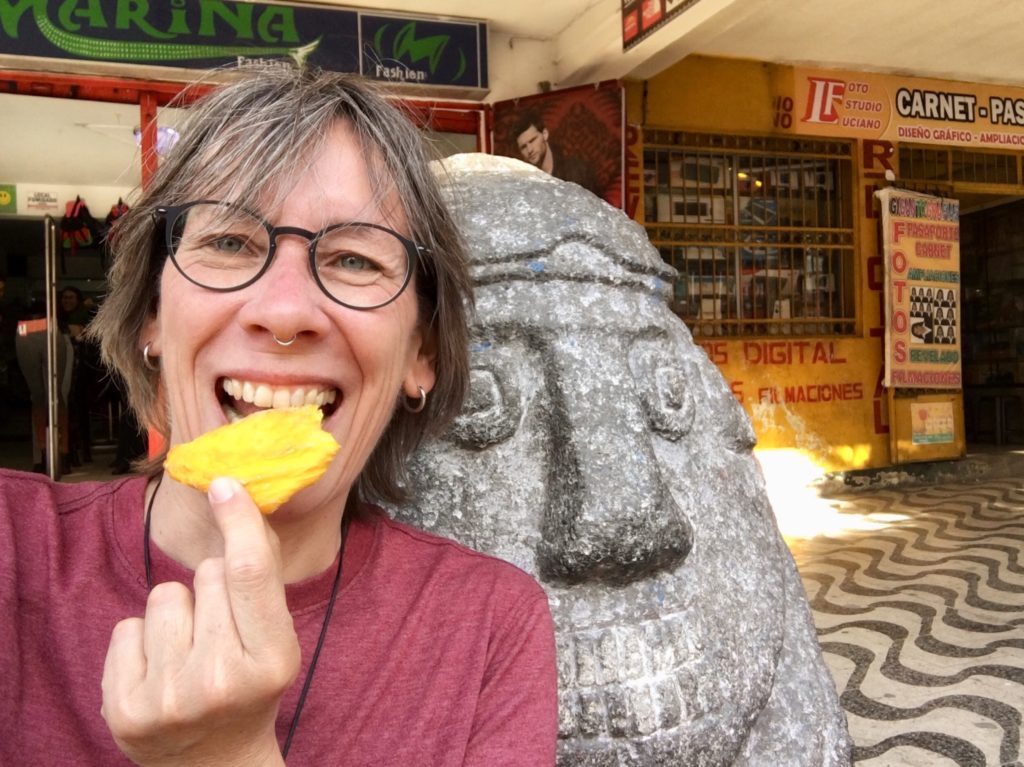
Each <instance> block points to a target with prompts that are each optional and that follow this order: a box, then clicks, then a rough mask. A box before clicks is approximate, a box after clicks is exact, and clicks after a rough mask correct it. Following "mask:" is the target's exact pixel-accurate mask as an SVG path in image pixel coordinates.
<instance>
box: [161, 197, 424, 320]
mask: <svg viewBox="0 0 1024 767" xmlns="http://www.w3.org/2000/svg"><path fill="white" fill-rule="evenodd" d="M196 205H217V206H220V207H224V208H235V209H236V210H240V211H242V212H244V213H246V214H247V215H249V216H252V217H253V218H254V219H255V220H256V221H259V222H260V223H261V224H263V228H264V229H266V230H267V235H268V237H269V238H270V242H269V245H268V246H267V258H266V261H264V262H263V266H261V267H260V270H259V271H258V272H256V274H254V275H253V276H252V277H250V278H249V279H248V280H246V281H245V282H243V283H242V284H241V285H236V286H234V287H230V288H215V287H212V286H210V285H204V284H203V283H201V282H199V281H198V280H196V279H194V278H193V277H190V276H189V275H188V273H187V272H186V271H185V270H184V269H183V268H182V266H181V264H179V263H178V259H177V258H175V247H174V242H173V233H174V224H175V223H177V220H178V217H179V216H181V214H182V213H185V212H186V211H188V209H189V208H194V207H195V206H196ZM153 217H154V218H157V219H159V218H162V219H163V222H164V245H165V246H166V247H167V255H168V256H169V257H170V259H171V263H173V264H174V268H175V269H177V270H178V273H179V274H180V275H181V276H182V277H184V278H185V279H186V280H188V281H189V282H191V283H192V284H193V285H198V286H199V287H201V288H205V289H206V290H213V291H215V292H217V293H233V292H234V291H236V290H242V289H243V288H247V287H249V286H250V285H252V284H253V283H254V282H256V281H257V280H258V279H259V278H260V277H262V276H263V275H264V274H266V272H267V269H269V268H270V265H271V263H273V261H274V253H275V251H276V250H277V236H278V235H279V234H290V235H296V236H298V237H302V238H303V239H305V240H306V241H307V242H308V243H309V247H308V249H307V250H308V253H309V273H310V274H311V275H312V277H313V281H314V282H315V283H316V284H317V287H319V288H320V290H321V291H322V292H323V294H324V295H325V296H327V297H328V298H329V299H331V300H332V301H334V303H336V304H340V305H341V306H344V307H347V308H349V309H356V310H358V311H369V310H371V309H380V308H381V307H382V306H387V305H388V304H390V303H391V302H392V301H394V300H396V299H397V298H398V297H399V296H400V295H402V293H404V292H405V289H406V288H407V287H408V286H409V282H410V281H411V280H412V275H413V273H414V272H415V271H416V265H417V263H418V260H419V257H420V255H421V254H426V253H429V252H430V250H429V249H428V248H425V247H424V246H422V245H419V244H417V243H416V242H413V241H412V240H410V239H409V238H408V237H403V236H402V235H401V234H399V233H398V232H396V231H395V230H394V229H389V228H388V227H386V226H381V225H379V224H370V223H367V222H365V221H346V222H342V223H338V224H331V225H330V226H328V227H326V228H324V229H321V230H320V231H319V232H311V231H309V230H308V229H303V228H301V227H298V226H274V225H273V224H271V223H270V222H269V221H267V220H266V219H265V218H263V216H261V215H260V214H258V213H255V212H253V211H251V210H249V209H248V208H243V207H241V206H238V205H231V204H230V203H227V202H224V201H223V200H192V201H191V202H186V203H182V204H181V205H160V206H157V209H156V211H155V212H154V213H153ZM349 226H364V227H369V228H370V229H378V230H380V231H382V232H387V233H388V234H390V235H391V236H392V237H394V238H395V239H397V240H398V241H399V242H401V243H402V245H403V246H404V247H405V256H406V271H405V279H404V280H403V281H402V284H401V286H400V287H399V288H398V290H397V291H395V294H394V295H393V296H391V298H389V299H388V300H387V301H382V302H381V303H379V304H374V305H373V306H357V305H355V304H350V303H347V302H345V301H342V300H341V299H339V298H337V297H336V296H334V295H332V294H331V292H330V291H329V290H328V289H327V287H326V286H325V285H324V284H323V282H321V281H320V275H319V274H318V273H317V269H316V246H317V243H318V242H319V241H320V240H321V239H322V238H323V237H324V235H326V234H327V233H328V232H333V231H334V230H336V229H344V228H345V227H349Z"/></svg>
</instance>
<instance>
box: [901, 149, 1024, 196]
mask: <svg viewBox="0 0 1024 767" xmlns="http://www.w3.org/2000/svg"><path fill="white" fill-rule="evenodd" d="M1020 164H1021V155H1019V154H1008V153H1004V152H978V151H973V150H970V149H960V148H956V147H944V146H921V145H917V144H900V145H899V168H900V174H899V178H900V183H904V182H907V183H908V184H918V185H920V184H929V183H946V184H953V183H965V184H986V185H993V184H995V185H1006V186H1019V185H1020V184H1021V178H1022V175H1021V167H1020Z"/></svg>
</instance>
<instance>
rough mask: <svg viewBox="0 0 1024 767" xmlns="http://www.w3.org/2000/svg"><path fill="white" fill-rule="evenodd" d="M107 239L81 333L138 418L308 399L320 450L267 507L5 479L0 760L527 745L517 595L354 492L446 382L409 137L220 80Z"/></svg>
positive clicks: (336, 80) (276, 92) (434, 208)
mask: <svg viewBox="0 0 1024 767" xmlns="http://www.w3.org/2000/svg"><path fill="white" fill-rule="evenodd" d="M356 222H359V223H356ZM338 224H343V225H344V226H337V225H338ZM314 246H315V247H314ZM113 252H114V259H115V260H114V265H113V272H112V274H111V291H110V295H109V296H108V298H107V299H106V300H105V301H104V303H103V305H102V307H101V309H100V312H99V314H98V316H97V317H96V319H95V320H94V323H93V324H92V325H91V326H90V332H92V333H95V334H96V335H97V336H98V337H99V338H100V339H101V341H102V349H103V354H104V357H105V359H106V360H107V361H108V363H109V364H111V365H112V366H113V367H114V368H115V369H116V370H117V371H118V372H119V373H120V374H121V375H122V376H123V377H124V379H125V381H126V384H127V387H128V391H129V396H130V399H131V403H132V405H133V407H134V409H135V410H136V411H137V412H138V413H139V415H140V418H141V420H142V421H143V422H145V423H149V424H152V425H154V427H155V428H156V429H157V430H158V431H159V432H160V433H161V434H163V435H164V437H165V438H166V440H167V442H168V443H169V444H170V445H175V444H179V443H183V442H186V441H189V440H191V439H193V438H195V437H197V436H199V435H200V434H202V433H204V432H207V431H209V430H211V429H213V428H215V427H217V426H220V425H222V424H224V423H227V422H228V420H229V419H231V418H234V417H235V416H236V415H243V416H244V415H245V414H248V413H250V412H252V411H254V410H257V409H260V408H264V407H269V406H281V405H282V404H285V403H286V402H288V401H291V399H292V398H293V397H298V398H305V397H307V396H309V397H311V398H314V399H316V401H317V402H318V404H322V409H323V411H324V414H325V415H324V421H323V428H324V429H326V430H328V431H329V432H331V433H332V434H333V435H334V436H335V438H336V439H337V440H338V442H339V443H340V444H341V450H340V451H339V453H338V455H337V456H336V457H335V459H334V461H333V462H332V464H331V465H330V467H329V468H328V470H327V472H326V474H325V475H324V476H323V477H322V478H321V479H320V480H319V481H318V482H317V483H316V484H314V485H312V486H311V487H308V488H306V489H304V490H302V491H300V492H299V493H298V494H297V495H295V496H294V497H293V498H292V499H291V500H290V501H289V502H288V503H287V504H285V505H284V506H283V507H281V508H280V509H279V510H278V511H276V512H275V513H274V514H273V516H271V517H268V518H264V517H262V516H261V515H260V513H259V511H258V510H257V509H256V508H255V506H254V504H253V503H252V501H251V500H250V498H249V497H248V495H247V494H246V493H245V491H244V489H243V488H242V487H241V486H240V485H239V484H238V483H237V482H235V481H234V480H232V479H229V478H223V479H219V480H216V481H215V482H214V483H213V485H212V486H211V487H210V491H209V493H208V494H202V493H200V492H198V491H196V490H193V489H191V488H189V487H186V486H183V485H180V484H178V483H176V482H174V481H173V480H172V479H170V478H169V477H167V476H162V475H161V474H160V472H159V468H158V467H159V462H154V464H153V469H152V471H151V472H149V474H148V476H147V477H141V478H134V479H127V480H120V481H116V482H113V483H109V484H102V485H95V484H93V485H77V486H67V487H64V486H54V485H53V484H50V483H48V482H46V481H45V480H43V479H42V478H32V475H16V474H11V473H6V474H4V475H3V483H2V488H3V491H2V493H0V512H2V513H0V520H2V523H0V524H2V525H3V528H0V545H2V546H3V547H5V548H6V551H7V552H8V553H10V552H14V554H13V555H10V556H5V557H3V560H2V561H3V564H2V565H0V568H2V569H0V587H2V594H0V596H2V598H3V600H4V607H5V612H4V614H5V616H15V617H16V619H15V620H11V621H7V622H5V623H6V625H3V626H2V627H0V650H2V652H0V674H2V675H3V678H4V679H5V680H7V683H8V684H10V681H11V680H13V682H14V688H13V689H14V691H15V692H14V693H12V694H9V695H5V696H4V701H3V703H0V713H2V716H0V722H3V725H2V728H3V729H2V731H0V763H4V764H7V763H12V764H13V763H17V764H35V763H40V764H41V763H45V764H65V763H66V764H102V765H116V764H126V763H128V762H129V760H130V761H131V762H135V763H138V764H142V765H197V764H202V765H247V766H251V765H280V764H282V763H284V759H285V758H286V757H287V763H288V764H308V765H340V764H344V765H364V764H365V765H370V764H372V765H386V764H402V765H463V764H465V765H469V764H472V765H476V764H480V765H484V764H487V765H492V764H523V765H533V764H552V763H553V762H554V751H555V745H554V744H555V730H556V724H555V720H556V708H557V707H556V703H555V672H554V650H553V641H554V640H553V629H552V626H551V619H550V614H549V611H548V607H547V601H546V597H545V595H544V593H543V591H542V590H541V589H540V587H539V586H538V585H537V584H536V583H535V582H534V581H533V580H532V579H530V578H529V577H528V576H526V575H525V574H524V573H522V572H521V571H519V570H517V569H516V568H514V567H512V566H511V565H508V564H506V563H502V562H499V561H497V560H494V559H492V558H489V557H486V556H484V555H481V554H477V553H474V552H471V551H469V550H467V549H464V548H462V547H460V546H458V545H457V544H454V543H452V542H449V541H445V540H443V539H440V538H436V537H432V536H429V535H426V534H424V533H422V532H419V531H416V530H413V529H411V528H408V527H404V526H402V525H399V524H397V523H394V522H392V521H391V520H389V519H388V518H387V517H386V516H385V515H384V514H383V513H382V512H381V511H379V510H377V509H376V508H374V507H372V506H370V505H368V503H367V502H368V501H371V500H376V499H379V500H394V499H397V498H398V497H399V496H400V495H401V480H402V462H403V460H404V457H405V456H406V454H407V453H408V452H409V451H410V450H411V449H412V448H413V447H414V446H415V444H416V443H417V441H418V440H419V438H420V437H422V436H423V435H424V434H428V433H433V432H436V431H437V430H438V429H440V428H442V427H443V426H444V424H445V423H446V422H447V421H448V420H449V419H450V418H451V417H452V416H453V414H454V413H455V412H457V410H458V408H459V405H460V401H461V398H462V395H463V393H464V390H465V388H466V382H467V380H468V363H467V359H466V349H467V333H466V324H465V318H464V316H463V305H464V302H465V301H467V299H468V297H469V290H468V288H467V285H468V281H467V278H466V275H465V271H464V266H463V263H462V259H461V246H460V243H459V238H458V235H457V233H456V231H455V229H454V227H453V224H452V222H451V219H450V218H449V215H448V213H447V212H446V211H445V208H444V205H443V204H442V203H441V201H440V197H439V196H438V192H437V190H436V188H435V184H434V182H433V179H432V178H431V176H430V173H429V171H428V169H427V166H426V160H425V157H424V155H423V151H422V149H421V146H420V138H419V136H418V134H417V132H416V131H415V129H413V128H412V126H411V125H410V124H409V123H408V122H407V121H406V120H405V118H404V117H403V116H402V115H401V114H399V113H398V112H396V111H395V110H394V109H393V108H392V107H390V106H388V105H387V104H386V103H385V102H384V101H383V100H382V99H381V98H380V97H379V96H378V95H375V94H374V93H372V92H371V91H370V90H369V89H368V88H367V86H366V85H364V84H361V83H360V82H358V81H355V80H353V79H351V78H347V77H343V76H334V75H320V74H315V73H296V74H292V73H280V72H277V73H273V74H262V75H260V76H258V77H255V78H248V79H245V80H243V81H241V82H239V83H236V84H234V85H231V86H229V87H226V88H224V89H221V90H219V91H217V92H215V93H214V94H212V95H211V96H210V97H208V98H207V99H206V100H205V102H204V103H202V104H201V105H200V106H198V107H195V108H194V109H193V111H192V114H191V117H190V121H189V125H188V126H187V127H186V128H185V129H184V130H182V139H181V141H180V142H179V144H178V146H177V147H176V148H175V150H174V151H173V152H172V153H171V155H170V156H169V157H168V158H167V159H166V161H165V164H164V165H163V166H162V168H161V169H160V171H159V173H158V174H157V177H156V178H155V180H154V182H153V183H152V185H151V186H150V188H149V189H148V190H147V191H146V193H145V194H144V195H143V198H142V199H141V200H140V201H139V202H138V204H136V205H135V206H134V207H133V208H132V210H131V211H130V212H129V213H128V214H127V215H126V216H125V218H124V219H123V221H122V222H121V223H120V224H119V225H118V227H117V229H116V231H115V234H114V246H113ZM15 546H16V547H17V548H16V550H15ZM147 584H151V585H147ZM133 616H136V617H133ZM101 675H102V695H101V684H100V679H101ZM121 752H123V754H124V756H122V755H121Z"/></svg>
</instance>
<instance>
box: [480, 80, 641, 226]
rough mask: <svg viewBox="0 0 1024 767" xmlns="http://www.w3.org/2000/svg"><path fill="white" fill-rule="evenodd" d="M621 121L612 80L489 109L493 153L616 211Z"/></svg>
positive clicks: (619, 188)
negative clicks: (547, 175)
mask: <svg viewBox="0 0 1024 767" xmlns="http://www.w3.org/2000/svg"><path fill="white" fill-rule="evenodd" d="M622 121H623V108H622V87H621V85H619V84H618V83H616V82H610V83H603V84H600V85H597V86H584V87H580V88H570V89H567V90H562V91H552V92H549V93H544V94H539V95H536V96H528V97H525V98H520V99H515V100H513V101H502V102H498V103H496V104H495V105H494V151H495V154H500V155H505V156H506V157H515V158H516V159H519V160H523V161H525V162H528V163H530V164H531V165H533V166H535V167H537V168H539V169H540V170H542V171H544V172H545V173H550V174H551V175H552V176H556V177H558V178H560V179H563V180H565V181H572V182H573V183H576V184H579V185H580V186H582V187H583V188H584V189H588V190H589V191H591V192H593V193H594V194H596V195H597V196H598V197H602V198H603V199H604V200H605V201H606V202H608V203H610V204H612V205H614V206H616V207H621V206H622V199H623V195H622V179H623V144H622V134H623V130H622Z"/></svg>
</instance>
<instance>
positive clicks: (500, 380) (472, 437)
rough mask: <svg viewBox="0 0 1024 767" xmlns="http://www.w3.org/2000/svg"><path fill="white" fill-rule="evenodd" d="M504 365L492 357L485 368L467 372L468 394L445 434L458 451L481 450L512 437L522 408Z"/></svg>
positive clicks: (476, 368) (504, 361) (515, 383)
mask: <svg viewBox="0 0 1024 767" xmlns="http://www.w3.org/2000/svg"><path fill="white" fill-rule="evenodd" d="M488 356H491V355H488ZM507 362H508V360H504V359H501V358H494V357H492V358H491V359H489V360H488V361H487V363H488V364H487V366H486V367H484V366H479V367H478V366H476V365H474V367H473V368H472V369H471V370H470V373H469V394H468V395H467V396H466V401H465V403H464V405H463V407H462V412H461V413H460V414H459V417H458V418H456V419H455V422H454V423H453V424H452V428H451V430H450V432H449V433H450V434H451V436H452V438H453V439H454V440H455V442H456V443H458V444H459V445H461V446H462V447H468V448H476V449H482V448H485V447H487V446H488V445H493V444H495V443H498V442H503V441H504V440H506V439H508V438H509V437H511V436H512V435H513V434H514V433H515V431H516V428H517V427H518V425H519V418H520V415H521V414H522V406H521V404H520V397H519V387H518V385H517V381H516V379H515V376H514V374H513V373H512V369H510V367H509V366H508V365H507V364H506V363H507Z"/></svg>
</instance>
